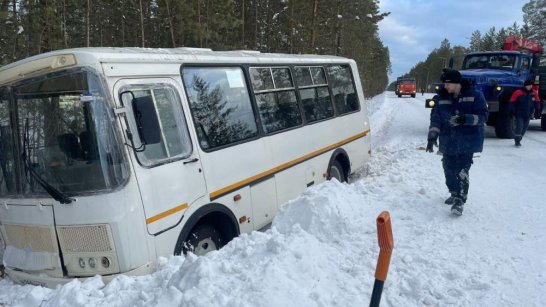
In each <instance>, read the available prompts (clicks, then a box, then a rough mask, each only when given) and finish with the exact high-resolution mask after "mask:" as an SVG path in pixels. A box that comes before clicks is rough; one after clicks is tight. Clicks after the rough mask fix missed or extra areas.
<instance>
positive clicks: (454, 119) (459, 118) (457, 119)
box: [449, 115, 466, 127]
mask: <svg viewBox="0 0 546 307" xmlns="http://www.w3.org/2000/svg"><path fill="white" fill-rule="evenodd" d="M464 123H466V116H464V115H453V116H451V118H450V119H449V125H450V126H451V127H455V126H459V125H462V124H464Z"/></svg>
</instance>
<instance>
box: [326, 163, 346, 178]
mask: <svg viewBox="0 0 546 307" xmlns="http://www.w3.org/2000/svg"><path fill="white" fill-rule="evenodd" d="M328 177H329V178H330V179H332V178H336V179H337V181H339V182H346V181H347V175H346V174H345V171H344V170H343V166H341V163H339V161H338V160H335V161H334V162H332V164H331V165H330V168H329V169H328Z"/></svg>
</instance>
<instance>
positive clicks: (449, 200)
mask: <svg viewBox="0 0 546 307" xmlns="http://www.w3.org/2000/svg"><path fill="white" fill-rule="evenodd" d="M455 197H457V196H455V194H454V193H451V196H449V197H448V198H447V199H446V201H445V202H444V204H446V205H453V202H454V201H455Z"/></svg>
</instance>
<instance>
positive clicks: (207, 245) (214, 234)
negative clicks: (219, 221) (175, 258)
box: [182, 224, 224, 256]
mask: <svg viewBox="0 0 546 307" xmlns="http://www.w3.org/2000/svg"><path fill="white" fill-rule="evenodd" d="M223 245H224V244H223V242H222V237H221V236H220V234H219V233H218V230H217V229H216V228H214V227H213V226H211V225H210V224H198V225H197V226H195V227H194V228H193V229H192V231H191V232H190V234H189V235H188V238H187V239H186V241H185V242H184V246H183V247H182V250H183V252H184V254H186V253H188V252H192V253H194V254H195V255H197V256H203V255H205V254H206V253H209V252H211V251H215V250H219V249H220V248H221V247H222V246H223Z"/></svg>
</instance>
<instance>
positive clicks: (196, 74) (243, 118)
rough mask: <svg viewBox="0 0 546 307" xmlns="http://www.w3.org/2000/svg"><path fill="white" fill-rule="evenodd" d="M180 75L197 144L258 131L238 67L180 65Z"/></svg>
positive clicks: (210, 146)
mask: <svg viewBox="0 0 546 307" xmlns="http://www.w3.org/2000/svg"><path fill="white" fill-rule="evenodd" d="M264 76H265V75H264ZM182 78H183V80H184V87H185V88H186V95H187V97H188V101H189V104H190V108H191V112H192V116H193V121H194V125H195V129H196V130H197V136H198V138H199V144H200V145H201V148H203V149H205V150H207V149H213V148H216V147H220V146H226V145H229V144H233V143H237V142H241V141H244V140H246V139H250V138H254V137H256V136H257V135H258V127H257V125H256V120H255V117H254V111H253V110H252V104H251V102H250V96H249V93H248V90H247V87H246V83H245V78H244V75H243V71H242V69H241V68H239V67H184V68H183V69H182ZM268 84H273V81H272V79H269V80H264V82H262V83H260V84H259V86H261V87H266V86H268Z"/></svg>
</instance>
